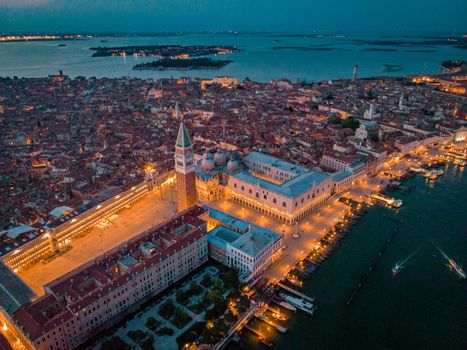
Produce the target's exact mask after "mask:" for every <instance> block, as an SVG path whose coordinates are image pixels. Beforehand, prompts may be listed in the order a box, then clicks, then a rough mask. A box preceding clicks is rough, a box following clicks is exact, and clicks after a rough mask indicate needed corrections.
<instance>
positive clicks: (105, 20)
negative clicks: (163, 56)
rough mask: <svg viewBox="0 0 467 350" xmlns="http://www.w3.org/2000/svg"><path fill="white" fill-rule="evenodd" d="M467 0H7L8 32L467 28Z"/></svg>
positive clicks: (3, 22) (2, 10)
mask: <svg viewBox="0 0 467 350" xmlns="http://www.w3.org/2000/svg"><path fill="white" fill-rule="evenodd" d="M466 18H467V0H442V1H441V0H390V1H389V0H324V1H316V0H0V32H154V33H159V32H186V31H228V30H233V31H266V32H306V33H312V32H353V31H355V32H402V33H403V32H439V31H443V32H454V31H456V32H467V20H466Z"/></svg>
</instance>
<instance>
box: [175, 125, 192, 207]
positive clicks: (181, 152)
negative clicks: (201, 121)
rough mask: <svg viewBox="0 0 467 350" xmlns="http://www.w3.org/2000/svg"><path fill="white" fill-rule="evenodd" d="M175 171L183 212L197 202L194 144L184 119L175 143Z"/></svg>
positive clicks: (179, 201) (179, 200) (178, 195)
mask: <svg viewBox="0 0 467 350" xmlns="http://www.w3.org/2000/svg"><path fill="white" fill-rule="evenodd" d="M175 173H176V174H177V197H178V212H182V211H184V210H185V209H187V208H189V207H191V206H192V205H194V204H195V203H196V175H195V160H194V156H193V144H192V143H191V140H190V136H188V132H187V130H186V128H185V123H184V122H183V120H182V122H181V123H180V128H179V129H178V136H177V143H176V144H175Z"/></svg>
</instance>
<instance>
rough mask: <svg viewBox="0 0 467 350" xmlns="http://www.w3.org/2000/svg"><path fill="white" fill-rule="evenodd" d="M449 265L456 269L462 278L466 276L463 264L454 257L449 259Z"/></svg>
mask: <svg viewBox="0 0 467 350" xmlns="http://www.w3.org/2000/svg"><path fill="white" fill-rule="evenodd" d="M449 266H450V267H451V268H453V269H454V271H455V272H456V273H457V275H458V276H459V277H461V278H464V279H465V277H466V275H465V272H464V270H462V266H460V265H459V264H458V263H456V262H455V261H454V259H449Z"/></svg>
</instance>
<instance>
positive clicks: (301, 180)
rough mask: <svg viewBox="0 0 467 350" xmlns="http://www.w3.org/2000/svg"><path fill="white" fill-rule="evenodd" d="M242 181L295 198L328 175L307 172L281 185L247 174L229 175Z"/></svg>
mask: <svg viewBox="0 0 467 350" xmlns="http://www.w3.org/2000/svg"><path fill="white" fill-rule="evenodd" d="M231 176H232V177H236V178H238V179H240V180H242V181H245V182H248V183H250V184H253V185H256V186H258V187H261V188H264V189H265V190H267V191H271V192H274V193H277V194H280V195H283V196H285V197H291V198H293V197H297V196H299V195H300V194H302V193H303V192H306V191H307V190H308V189H309V188H310V187H312V186H313V185H316V184H319V183H320V182H322V181H324V180H326V179H327V178H329V175H328V174H327V173H324V172H317V171H313V170H308V172H306V173H300V174H299V175H297V176H295V177H294V178H292V179H290V180H288V181H286V182H284V183H282V184H280V185H279V184H275V183H273V182H270V181H267V180H264V179H261V178H259V177H256V176H254V175H252V174H251V173H249V172H245V171H244V172H240V173H238V174H233V175H231Z"/></svg>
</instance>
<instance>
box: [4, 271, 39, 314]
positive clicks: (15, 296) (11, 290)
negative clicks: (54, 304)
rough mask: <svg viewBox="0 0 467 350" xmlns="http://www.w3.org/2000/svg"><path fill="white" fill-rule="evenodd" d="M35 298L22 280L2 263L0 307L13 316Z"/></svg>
mask: <svg viewBox="0 0 467 350" xmlns="http://www.w3.org/2000/svg"><path fill="white" fill-rule="evenodd" d="M34 297H35V294H34V292H33V291H32V290H31V289H30V288H29V287H28V286H27V285H26V284H25V283H24V282H23V281H22V280H21V278H19V277H18V275H17V274H15V273H13V272H12V271H11V270H10V269H9V268H8V267H7V266H5V265H4V264H3V263H2V262H0V305H1V306H2V307H3V308H4V309H5V310H6V311H7V312H8V313H9V314H12V313H13V312H14V311H16V310H17V309H18V308H19V307H20V306H21V305H24V304H26V303H28V302H30V301H31V300H32V299H33V298H34Z"/></svg>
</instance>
